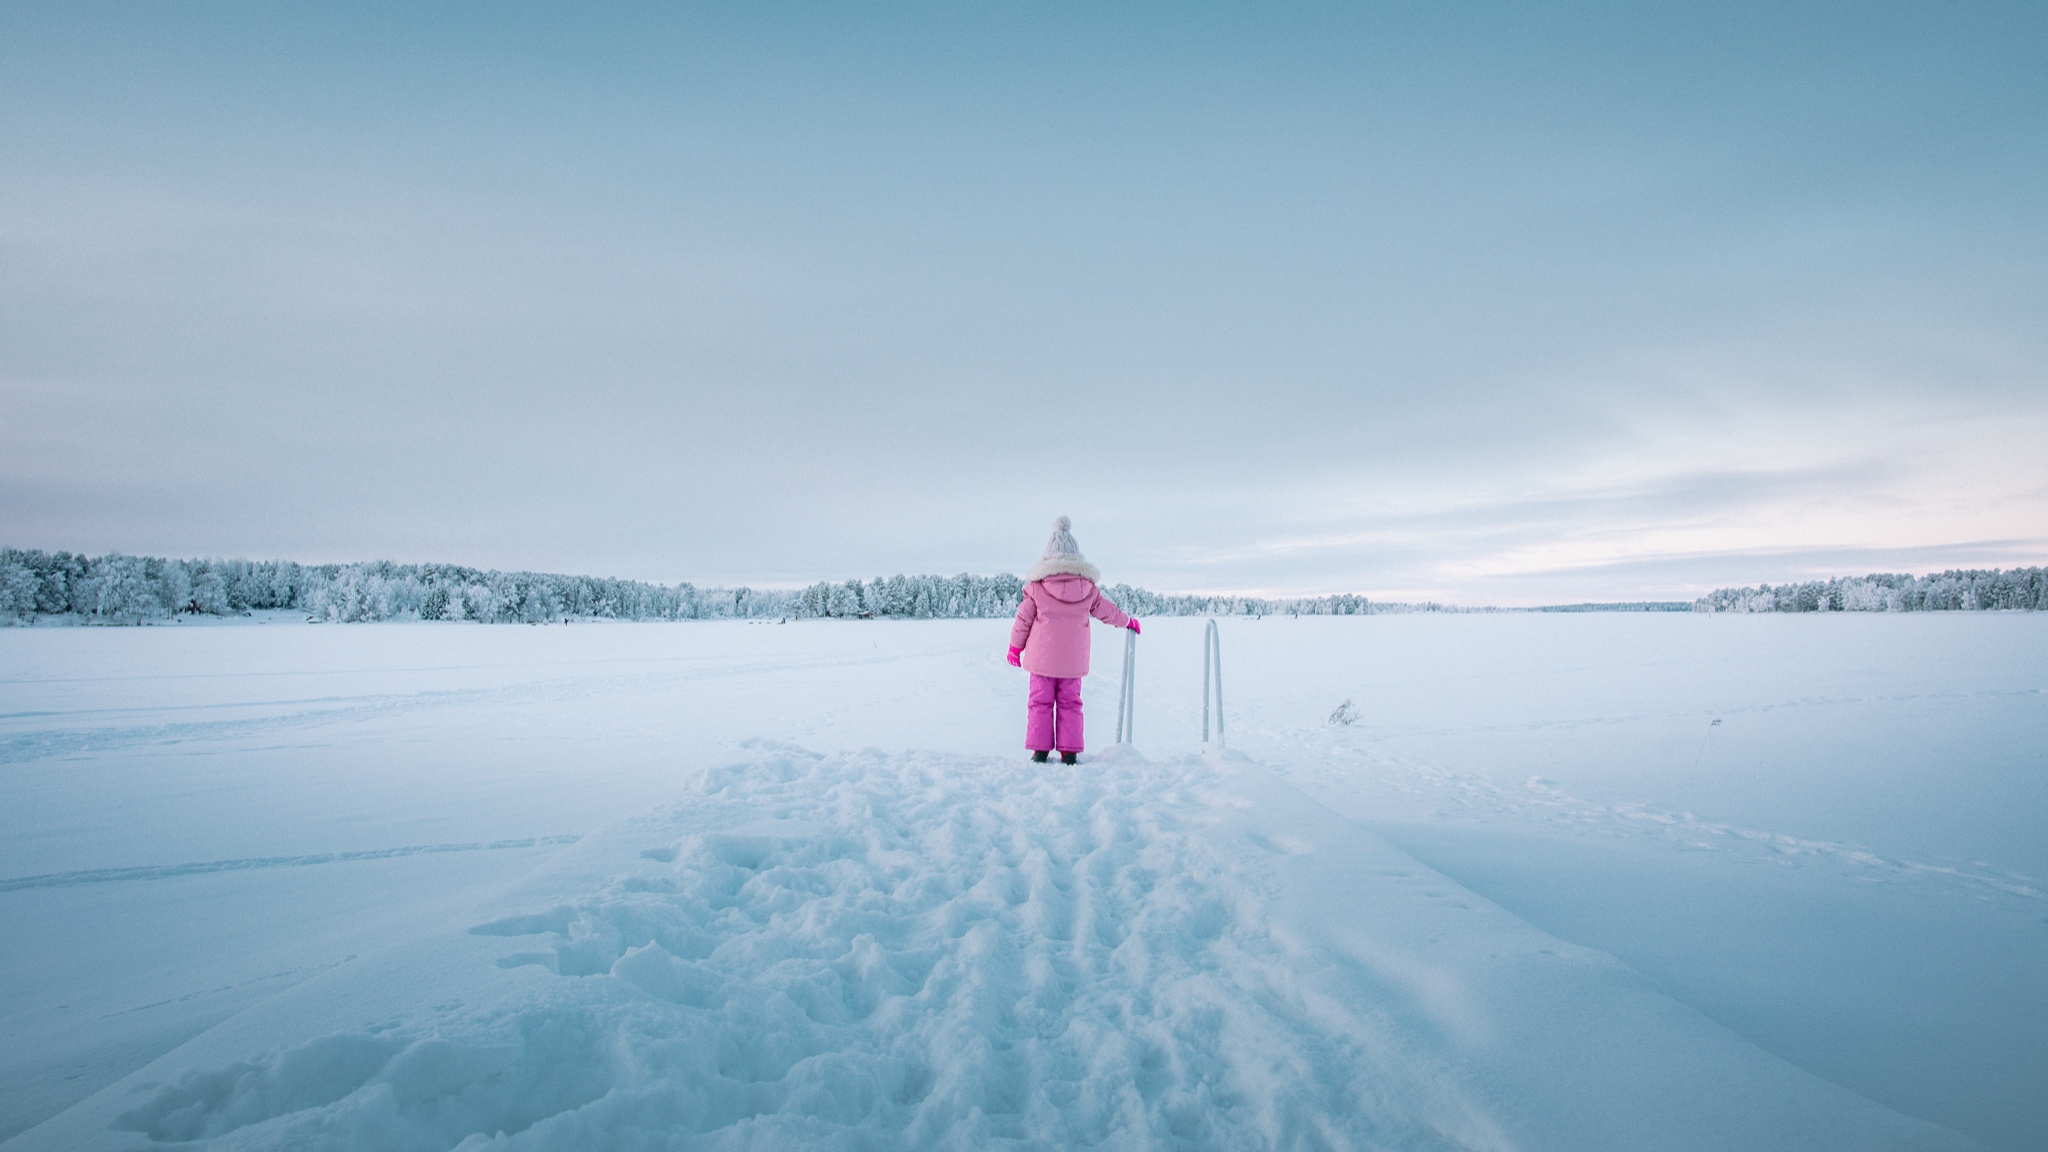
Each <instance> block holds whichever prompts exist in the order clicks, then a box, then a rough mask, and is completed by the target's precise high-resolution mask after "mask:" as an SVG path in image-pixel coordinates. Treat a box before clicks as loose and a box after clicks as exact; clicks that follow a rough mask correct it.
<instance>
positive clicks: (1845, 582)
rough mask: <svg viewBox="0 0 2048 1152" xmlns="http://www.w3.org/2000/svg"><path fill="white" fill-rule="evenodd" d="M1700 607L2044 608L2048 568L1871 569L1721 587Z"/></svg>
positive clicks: (1739, 609)
mask: <svg viewBox="0 0 2048 1152" xmlns="http://www.w3.org/2000/svg"><path fill="white" fill-rule="evenodd" d="M1693 609H1694V611H1698V612H1998V611H2029V612H2040V611H2048V568H2003V569H2000V568H1988V569H1987V568H1956V569H1950V570H1949V571H1946V572H1931V573H1929V574H1927V575H1925V576H1908V575H1903V574H1899V573H1872V574H1871V575H1869V576H1838V577H1836V578H1834V579H1832V580H1807V581H1804V582H1801V583H1798V584H1779V585H1777V586H1775V587H1774V586H1772V585H1769V584H1759V585H1757V586H1756V587H1754V588H1722V589H1720V590H1718V591H1715V592H1710V593H1708V594H1707V595H1705V596H1702V597H1700V599H1699V600H1698V601H1697V602H1696V603H1695V604H1694V605H1693Z"/></svg>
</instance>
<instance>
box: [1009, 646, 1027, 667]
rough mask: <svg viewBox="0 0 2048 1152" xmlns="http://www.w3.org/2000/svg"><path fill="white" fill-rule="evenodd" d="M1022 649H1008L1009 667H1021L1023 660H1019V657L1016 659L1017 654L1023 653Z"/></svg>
mask: <svg viewBox="0 0 2048 1152" xmlns="http://www.w3.org/2000/svg"><path fill="white" fill-rule="evenodd" d="M1023 651H1024V650H1023V649H1022V648H1012V649H1010V666H1011V667H1013V668H1022V667H1023V666H1024V662H1023V661H1022V660H1019V659H1017V657H1018V656H1019V655H1021V654H1022V653H1023Z"/></svg>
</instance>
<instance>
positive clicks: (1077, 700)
mask: <svg viewBox="0 0 2048 1152" xmlns="http://www.w3.org/2000/svg"><path fill="white" fill-rule="evenodd" d="M1024 747H1026V748H1029V749H1030V750H1031V751H1033V752H1051V751H1054V750H1055V749H1057V750H1058V751H1061V752H1080V751H1083V748H1082V746H1081V678H1080V677H1079V676H1040V675H1039V674H1038V673H1036V672H1033V673H1032V674H1031V703H1030V707H1029V708H1028V710H1027V711H1026V712H1025V719H1024Z"/></svg>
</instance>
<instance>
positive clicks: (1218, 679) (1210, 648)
mask: <svg viewBox="0 0 2048 1152" xmlns="http://www.w3.org/2000/svg"><path fill="white" fill-rule="evenodd" d="M1212 668H1213V669H1214V677H1213V678H1214V680H1215V683H1216V747H1218V748H1223V747H1226V745H1225V744H1224V742H1223V639H1222V637H1221V636H1220V635H1218V634H1217V631H1216V620H1215V618H1214V617H1211V618H1210V620H1209V627H1208V629H1207V630H1206V631H1204V632H1203V633H1202V743H1203V745H1204V746H1206V745H1207V744H1208V743H1209V682H1210V680H1211V669H1212Z"/></svg>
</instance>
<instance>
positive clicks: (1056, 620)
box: [1010, 516, 1140, 764]
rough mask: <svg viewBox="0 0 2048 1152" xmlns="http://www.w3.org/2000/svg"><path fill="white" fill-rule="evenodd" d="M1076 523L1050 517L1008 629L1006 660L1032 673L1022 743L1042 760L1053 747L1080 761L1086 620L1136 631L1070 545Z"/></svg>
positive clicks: (1067, 759) (1092, 567)
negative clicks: (1049, 532) (1042, 545)
mask: <svg viewBox="0 0 2048 1152" xmlns="http://www.w3.org/2000/svg"><path fill="white" fill-rule="evenodd" d="M1072 529H1073V523H1072V521H1069V520H1068V519H1067V518H1066V517H1065V516H1062V517H1060V518H1059V519H1058V520H1056V521H1054V522H1053V526H1052V539H1051V540H1048V541H1047V542H1046V545H1045V555H1044V556H1043V557H1041V558H1040V559H1039V561H1038V563H1036V564H1033V565H1032V566H1031V571H1030V572H1029V573H1028V574H1027V575H1026V576H1025V577H1024V579H1025V580H1026V581H1027V583H1026V584H1025V585H1024V603H1022V604H1020V605H1018V606H1017V622H1016V623H1015V624H1012V625H1011V626H1010V663H1012V664H1014V665H1016V666H1017V667H1019V668H1022V669H1024V670H1025V671H1027V672H1029V673H1031V698H1030V704H1029V705H1028V707H1027V709H1026V712H1025V721H1024V746H1025V747H1026V748H1029V749H1030V750H1031V758H1032V759H1033V760H1036V761H1039V762H1040V763H1043V762H1044V761H1045V759H1046V757H1047V755H1048V754H1050V753H1051V752H1052V751H1053V749H1055V748H1057V749H1059V753H1060V761H1061V762H1062V763H1066V764H1072V763H1074V762H1075V761H1077V760H1079V759H1080V758H1081V750H1082V748H1083V747H1084V744H1083V743H1082V739H1081V677H1083V676H1086V675H1087V674H1088V648H1089V644H1088V618H1089V617H1090V616H1093V617H1094V618H1096V619H1097V620H1100V621H1102V622H1103V623H1104V624H1107V625H1109V626H1110V627H1112V628H1129V629H1130V630H1131V631H1133V632H1137V631H1140V629H1139V628H1138V622H1137V620H1136V619H1134V618H1132V617H1130V616H1127V615H1125V614H1124V610H1123V609H1121V608H1119V607H1117V606H1116V605H1115V604H1113V603H1111V602H1110V599H1109V597H1107V596H1104V595H1103V594H1102V592H1101V590H1100V589H1098V588H1096V587H1095V582H1096V581H1098V580H1100V579H1102V573H1101V572H1100V571H1098V570H1097V569H1096V567H1095V565H1093V564H1090V563H1089V562H1088V559H1087V557H1085V556H1083V555H1081V546H1080V545H1079V544H1076V543H1074V533H1073V531H1072Z"/></svg>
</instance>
